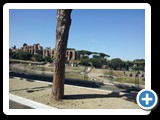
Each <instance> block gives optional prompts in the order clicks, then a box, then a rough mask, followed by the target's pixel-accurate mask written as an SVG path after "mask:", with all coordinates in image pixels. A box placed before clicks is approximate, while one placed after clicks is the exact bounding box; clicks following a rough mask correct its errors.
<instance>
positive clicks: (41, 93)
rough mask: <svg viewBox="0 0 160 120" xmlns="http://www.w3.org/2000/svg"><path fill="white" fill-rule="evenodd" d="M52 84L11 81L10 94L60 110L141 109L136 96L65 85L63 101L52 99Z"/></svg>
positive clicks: (17, 79)
mask: <svg viewBox="0 0 160 120" xmlns="http://www.w3.org/2000/svg"><path fill="white" fill-rule="evenodd" d="M51 91H52V85H51V83H42V82H35V81H31V80H24V79H20V78H10V79H9V92H10V93H11V94H15V95H18V96H21V97H24V98H28V99H31V100H34V101H37V102H40V103H43V104H46V105H50V106H53V107H56V108H59V109H140V108H139V106H138V105H137V104H136V102H135V96H132V95H128V94H119V93H113V92H109V91H105V90H95V89H87V88H83V87H76V86H71V85H65V96H64V99H63V100H62V101H58V102H57V101H54V100H52V99H51Z"/></svg>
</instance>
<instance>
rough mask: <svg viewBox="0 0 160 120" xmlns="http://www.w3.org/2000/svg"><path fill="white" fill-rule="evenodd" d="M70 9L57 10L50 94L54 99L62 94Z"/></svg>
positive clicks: (58, 98) (59, 97)
mask: <svg viewBox="0 0 160 120" xmlns="http://www.w3.org/2000/svg"><path fill="white" fill-rule="evenodd" d="M71 12H72V10H71V9H64V10H62V9H59V10H57V26H56V47H55V53H54V54H55V60H54V79H53V89H52V94H53V98H54V99H55V100H60V99H62V98H63V96H64V78H65V61H66V49H67V43H68V36H69V29H70V25H71V17H70V15H71Z"/></svg>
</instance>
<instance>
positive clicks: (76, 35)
mask: <svg viewBox="0 0 160 120" xmlns="http://www.w3.org/2000/svg"><path fill="white" fill-rule="evenodd" d="M56 15H57V11H56V9H10V11H9V47H13V46H14V45H16V47H17V48H20V47H22V46H23V43H27V44H28V45H33V44H36V43H39V44H40V45H41V46H42V47H43V48H46V47H51V48H55V43H56ZM71 19H72V23H71V26H70V32H69V39H68V45H67V47H68V48H75V49H76V50H89V51H91V52H102V53H105V54H108V55H110V57H109V58H108V59H112V58H120V59H122V60H134V59H145V10H144V9H74V10H73V11H72V14H71Z"/></svg>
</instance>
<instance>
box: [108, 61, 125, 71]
mask: <svg viewBox="0 0 160 120" xmlns="http://www.w3.org/2000/svg"><path fill="white" fill-rule="evenodd" d="M122 65H123V62H122V60H121V59H120V58H113V59H112V60H111V61H110V64H109V67H111V68H112V69H114V70H121V68H122Z"/></svg>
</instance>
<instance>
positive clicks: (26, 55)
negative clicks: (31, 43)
mask: <svg viewBox="0 0 160 120" xmlns="http://www.w3.org/2000/svg"><path fill="white" fill-rule="evenodd" d="M31 57H32V54H31V53H29V52H18V53H13V54H12V58H13V59H20V60H30V59H31Z"/></svg>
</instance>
